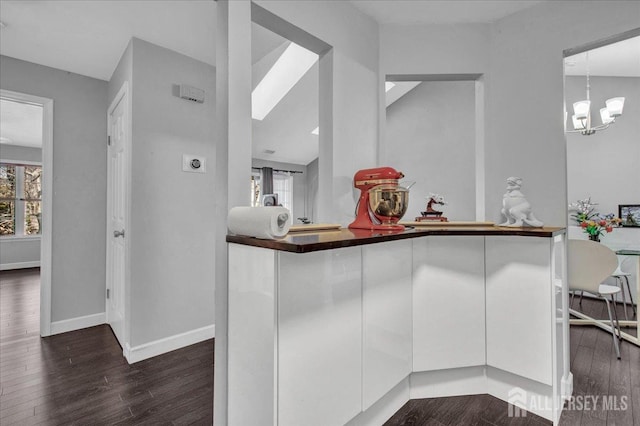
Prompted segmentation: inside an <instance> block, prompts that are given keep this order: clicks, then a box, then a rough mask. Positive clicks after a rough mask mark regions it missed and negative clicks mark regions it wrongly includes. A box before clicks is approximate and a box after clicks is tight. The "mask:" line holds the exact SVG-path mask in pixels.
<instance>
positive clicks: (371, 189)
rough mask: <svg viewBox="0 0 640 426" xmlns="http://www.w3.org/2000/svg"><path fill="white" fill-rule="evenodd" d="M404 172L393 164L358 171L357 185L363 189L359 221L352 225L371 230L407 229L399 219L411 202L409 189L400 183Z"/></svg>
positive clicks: (354, 181)
mask: <svg viewBox="0 0 640 426" xmlns="http://www.w3.org/2000/svg"><path fill="white" fill-rule="evenodd" d="M403 177H404V175H403V174H402V172H399V171H397V170H395V169H393V168H391V167H376V168H374V169H364V170H359V171H358V172H356V174H355V176H354V177H353V186H355V187H356V188H358V189H359V190H360V199H359V200H358V205H357V206H356V220H354V221H353V222H352V223H351V224H350V225H349V228H352V229H353V228H355V229H368V230H371V231H403V230H404V226H403V225H399V224H398V221H399V220H400V219H401V218H402V216H404V214H405V212H406V211H407V207H408V205H409V190H408V189H406V188H403V187H401V186H400V185H399V184H398V179H402V178H403Z"/></svg>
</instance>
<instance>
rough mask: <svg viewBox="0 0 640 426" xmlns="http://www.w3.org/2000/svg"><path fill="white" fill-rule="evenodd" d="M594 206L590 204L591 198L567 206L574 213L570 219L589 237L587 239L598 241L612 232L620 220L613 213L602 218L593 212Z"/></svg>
mask: <svg viewBox="0 0 640 426" xmlns="http://www.w3.org/2000/svg"><path fill="white" fill-rule="evenodd" d="M594 206H596V204H595V203H592V202H591V198H586V199H584V200H578V201H576V202H575V203H571V204H569V210H575V212H576V213H575V214H574V215H573V216H572V217H573V218H574V219H575V221H576V222H577V223H578V225H580V227H581V228H582V229H583V230H584V232H585V233H586V234H587V235H589V239H590V240H594V241H600V236H601V235H603V234H604V233H605V232H606V233H609V232H612V231H613V228H616V227H618V226H620V223H622V220H620V218H618V217H616V216H615V215H614V214H613V213H609V214H607V215H604V216H602V215H600V213H597V212H596V211H595V207H594Z"/></svg>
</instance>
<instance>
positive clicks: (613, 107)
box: [567, 52, 624, 136]
mask: <svg viewBox="0 0 640 426" xmlns="http://www.w3.org/2000/svg"><path fill="white" fill-rule="evenodd" d="M586 63H587V99H586V100H584V101H578V102H575V103H574V104H573V116H572V117H571V119H572V121H573V128H574V130H567V132H568V133H580V134H583V135H585V136H588V135H592V134H594V133H595V132H596V131H597V130H604V129H606V128H608V127H609V125H610V124H612V123H615V121H616V118H617V117H619V116H621V115H622V108H623V107H624V97H616V98H611V99H607V100H606V101H605V105H606V107H605V108H600V119H601V120H602V124H599V125H597V126H592V125H591V99H590V92H591V85H590V84H589V52H587V53H586Z"/></svg>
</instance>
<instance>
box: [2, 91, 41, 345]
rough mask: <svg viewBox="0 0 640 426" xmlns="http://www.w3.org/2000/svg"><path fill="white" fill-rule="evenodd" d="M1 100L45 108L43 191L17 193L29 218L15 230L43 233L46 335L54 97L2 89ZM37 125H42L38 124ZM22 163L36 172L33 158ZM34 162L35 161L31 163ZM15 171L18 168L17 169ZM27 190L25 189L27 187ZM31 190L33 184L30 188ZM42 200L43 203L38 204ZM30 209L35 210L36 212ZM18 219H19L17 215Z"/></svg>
mask: <svg viewBox="0 0 640 426" xmlns="http://www.w3.org/2000/svg"><path fill="white" fill-rule="evenodd" d="M0 100H2V101H3V102H8V103H15V104H16V105H20V106H23V107H31V108H35V109H40V108H41V119H40V120H39V121H40V126H41V141H42V142H41V146H42V148H41V164H42V168H41V170H40V171H37V173H38V174H39V178H40V183H38V184H37V185H35V186H33V185H32V186H33V187H32V188H30V189H32V190H33V191H35V192H39V195H40V197H39V199H37V200H36V199H35V198H34V199H30V198H31V196H28V197H27V196H18V195H16V201H15V204H18V203H24V205H21V206H20V208H19V209H16V210H17V211H16V212H14V213H20V214H21V216H25V218H26V220H25V222H23V221H22V218H20V220H19V221H20V223H19V224H18V226H17V228H14V232H15V231H19V232H21V233H22V234H25V232H26V233H29V232H34V230H35V229H36V228H37V230H38V232H39V233H40V249H39V252H40V309H39V311H40V335H41V336H42V337H45V336H49V335H51V235H52V214H51V213H52V205H53V203H52V201H53V100H52V99H48V98H43V97H39V96H34V95H29V94H25V93H19V92H12V91H10V90H0ZM36 126H38V125H37V124H36ZM19 163H22V164H20V165H18V167H19V169H18V170H19V172H20V174H21V175H22V174H24V176H27V174H29V173H32V172H33V170H34V166H35V164H34V162H33V161H28V160H27V161H20V162H19ZM30 163H31V164H30ZM14 171H15V170H14ZM24 176H21V177H20V180H21V181H22V189H25V188H26V187H27V186H29V185H28V184H27V185H25V183H24ZM23 192H24V191H23ZM27 192H29V188H27ZM38 203H39V205H38ZM30 213H33V214H32V215H31V214H30ZM14 220H15V223H18V219H14ZM32 222H33V224H32ZM14 238H18V239H22V240H24V239H25V238H29V236H28V235H27V236H25V235H21V236H15V237H14Z"/></svg>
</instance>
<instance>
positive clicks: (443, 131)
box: [386, 81, 476, 221]
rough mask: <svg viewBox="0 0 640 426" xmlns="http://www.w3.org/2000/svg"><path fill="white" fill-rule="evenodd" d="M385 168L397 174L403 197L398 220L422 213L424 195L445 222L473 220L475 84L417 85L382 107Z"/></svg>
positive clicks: (452, 82) (446, 82) (425, 83)
mask: <svg viewBox="0 0 640 426" xmlns="http://www.w3.org/2000/svg"><path fill="white" fill-rule="evenodd" d="M386 140H387V141H388V142H389V146H390V149H389V150H388V152H387V158H388V164H386V165H389V166H391V167H394V168H396V169H398V170H400V171H402V172H403V173H404V175H405V180H406V182H416V183H415V185H414V186H412V187H411V190H410V192H409V208H408V209H407V213H406V214H405V216H404V218H403V219H404V220H414V219H415V217H417V216H420V212H421V211H424V210H425V207H426V201H427V197H428V195H429V193H430V192H435V193H438V194H441V195H444V197H445V200H446V201H447V203H448V205H446V206H436V209H439V210H442V211H443V212H444V216H446V217H447V218H448V219H449V220H458V221H460V220H474V219H475V213H476V211H475V201H476V200H475V185H474V182H475V157H476V152H475V82H473V81H429V82H422V83H420V84H419V85H418V86H416V87H415V88H414V89H413V90H411V91H410V92H409V93H407V94H406V95H405V96H403V97H402V98H400V99H398V100H397V101H396V102H394V103H393V104H391V105H390V106H389V107H388V108H387V124H386Z"/></svg>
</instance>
